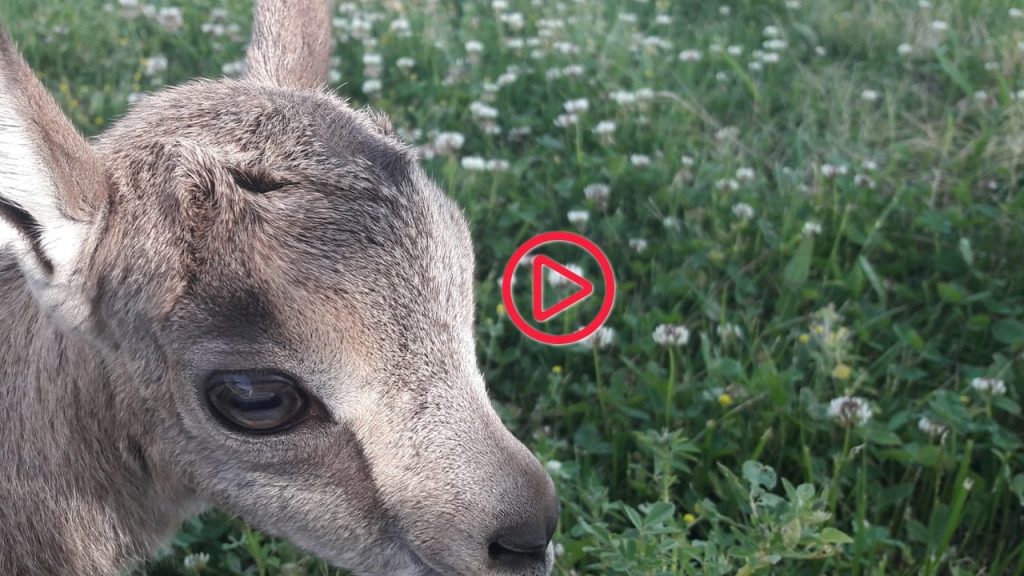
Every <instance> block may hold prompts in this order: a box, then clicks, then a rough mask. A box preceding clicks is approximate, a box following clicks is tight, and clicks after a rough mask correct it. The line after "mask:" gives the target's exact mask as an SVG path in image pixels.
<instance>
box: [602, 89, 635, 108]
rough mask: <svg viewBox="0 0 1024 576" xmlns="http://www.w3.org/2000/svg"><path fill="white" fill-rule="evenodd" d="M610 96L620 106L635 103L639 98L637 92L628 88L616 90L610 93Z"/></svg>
mask: <svg viewBox="0 0 1024 576" xmlns="http://www.w3.org/2000/svg"><path fill="white" fill-rule="evenodd" d="M608 97H609V98H611V99H612V100H614V101H615V103H616V104H618V105H619V106H625V105H628V104H635V103H636V100H637V98H636V93H635V92H629V91H627V90H615V91H614V92H612V93H610V94H608Z"/></svg>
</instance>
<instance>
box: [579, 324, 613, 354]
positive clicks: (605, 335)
mask: <svg viewBox="0 0 1024 576" xmlns="http://www.w3.org/2000/svg"><path fill="white" fill-rule="evenodd" d="M615 336H616V334H615V329H614V328H611V327H609V326H601V327H600V328H598V329H597V331H596V332H594V333H593V334H591V335H590V336H587V337H586V338H584V339H583V340H580V342H579V345H580V347H582V348H586V349H588V350H594V349H597V350H604V349H606V348H608V347H610V346H611V345H612V344H613V343H615Z"/></svg>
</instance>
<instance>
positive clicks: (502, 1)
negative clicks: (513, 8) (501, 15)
mask: <svg viewBox="0 0 1024 576" xmlns="http://www.w3.org/2000/svg"><path fill="white" fill-rule="evenodd" d="M491 9H493V10H494V11H495V12H502V11H504V10H508V0H493V1H492V2H491Z"/></svg>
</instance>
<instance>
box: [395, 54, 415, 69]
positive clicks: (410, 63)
mask: <svg viewBox="0 0 1024 576" xmlns="http://www.w3.org/2000/svg"><path fill="white" fill-rule="evenodd" d="M395 66H398V67H399V68H400V69H401V70H404V71H406V72H408V71H409V70H412V68H413V67H414V66H416V61H415V60H413V59H412V58H410V57H408V56H402V57H401V58H399V59H398V60H395Z"/></svg>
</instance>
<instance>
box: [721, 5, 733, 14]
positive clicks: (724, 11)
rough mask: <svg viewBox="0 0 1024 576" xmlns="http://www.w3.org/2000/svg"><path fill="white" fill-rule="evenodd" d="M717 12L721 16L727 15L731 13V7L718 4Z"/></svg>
mask: <svg viewBox="0 0 1024 576" xmlns="http://www.w3.org/2000/svg"><path fill="white" fill-rule="evenodd" d="M718 13H719V14H721V15H722V16H728V15H729V14H732V8H730V7H729V6H719V7H718Z"/></svg>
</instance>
